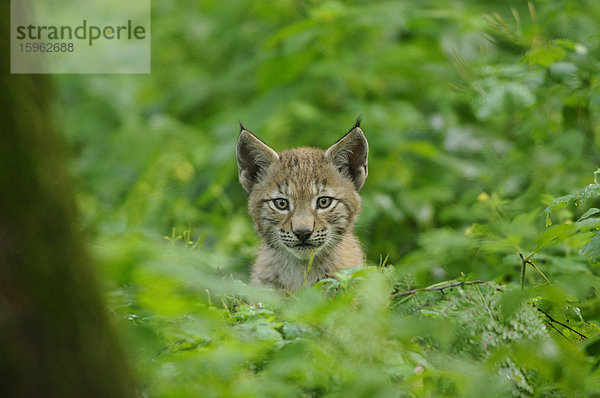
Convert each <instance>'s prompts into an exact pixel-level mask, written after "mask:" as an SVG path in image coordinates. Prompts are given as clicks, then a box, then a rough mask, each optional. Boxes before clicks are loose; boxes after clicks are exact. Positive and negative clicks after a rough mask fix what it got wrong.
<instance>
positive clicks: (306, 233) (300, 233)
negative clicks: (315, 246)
mask: <svg viewBox="0 0 600 398" xmlns="http://www.w3.org/2000/svg"><path fill="white" fill-rule="evenodd" d="M293 232H294V235H296V237H297V238H298V239H300V240H301V241H302V242H306V240H307V239H308V238H310V235H311V234H312V233H313V231H312V229H298V230H295V231H293Z"/></svg>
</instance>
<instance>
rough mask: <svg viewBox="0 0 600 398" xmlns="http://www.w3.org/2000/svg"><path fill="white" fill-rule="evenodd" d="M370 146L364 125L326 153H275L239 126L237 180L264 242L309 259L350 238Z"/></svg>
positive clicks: (289, 151)
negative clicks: (346, 236)
mask: <svg viewBox="0 0 600 398" xmlns="http://www.w3.org/2000/svg"><path fill="white" fill-rule="evenodd" d="M368 151H369V145H368V143H367V139H366V137H365V135H364V133H363V132H362V130H361V129H360V121H357V122H356V125H355V126H354V127H353V128H352V129H351V130H350V131H349V132H348V133H347V134H346V135H345V136H344V137H342V138H341V139H340V140H339V141H338V142H336V143H335V144H333V145H332V146H331V147H329V149H327V150H326V151H323V150H320V149H314V148H295V149H291V150H287V151H284V152H281V153H279V154H278V153H277V152H275V151H274V150H273V149H271V148H270V147H269V146H267V145H266V144H265V143H263V142H262V141H260V140H259V139H258V138H257V137H256V136H254V135H253V134H252V133H250V132H249V131H248V130H246V129H245V128H244V126H241V133H240V137H239V140H238V143H237V148H236V154H237V162H238V170H239V180H240V183H241V184H242V187H243V188H244V189H245V190H246V192H248V193H249V194H250V198H249V203H248V208H249V211H250V215H251V216H252V219H253V220H254V225H255V227H256V229H257V231H258V233H259V234H260V235H261V237H262V238H263V240H264V242H265V243H266V244H267V245H269V246H271V247H272V248H274V249H278V250H282V251H285V252H287V253H290V254H291V255H293V256H294V257H296V258H298V259H307V258H309V256H310V252H311V250H312V251H313V252H314V255H315V257H318V256H320V255H322V254H323V253H327V252H328V250H329V249H331V248H333V247H334V246H335V245H336V244H337V243H338V242H339V241H340V240H341V239H342V238H343V237H344V236H345V234H347V233H351V232H352V229H353V224H354V221H355V220H356V217H357V215H358V213H359V211H360V196H359V195H358V191H359V190H360V189H361V188H362V186H363V184H364V182H365V179H366V178H367V155H368Z"/></svg>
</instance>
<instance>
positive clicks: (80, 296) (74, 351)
mask: <svg viewBox="0 0 600 398" xmlns="http://www.w3.org/2000/svg"><path fill="white" fill-rule="evenodd" d="M9 4H10V2H9V1H3V2H2V3H1V5H0V15H2V18H1V22H0V24H1V26H2V30H1V37H0V53H1V54H3V56H2V62H1V67H0V68H1V70H0V90H1V91H0V380H1V384H0V396H2V397H61V398H65V397H75V396H77V397H132V396H135V390H134V387H133V382H132V378H131V372H130V371H129V367H128V364H127V361H126V360H125V356H124V354H123V351H122V350H121V348H120V346H119V344H118V343H117V340H116V336H115V333H114V331H113V329H112V327H111V323H110V321H109V318H108V316H107V313H106V311H105V309H104V308H103V303H102V300H101V297H100V293H99V290H98V287H97V283H96V281H95V279H94V276H93V272H92V271H93V266H92V264H91V263H90V259H89V257H88V255H87V253H86V249H85V246H84V244H83V242H82V239H81V235H80V233H79V231H78V229H77V226H76V223H75V220H74V214H75V210H74V196H73V192H72V190H71V187H70V185H69V182H68V179H67V176H66V171H65V167H64V158H63V155H64V154H63V152H62V151H61V148H60V145H58V140H57V137H56V134H55V132H54V130H53V127H52V123H51V120H52V116H51V115H50V110H49V109H48V101H47V98H48V96H49V95H50V93H51V91H50V87H49V82H48V79H47V78H46V77H45V76H43V75H10V67H9V54H10V45H9V37H10V36H9V32H8V30H9V25H10V19H9V15H10V13H9Z"/></svg>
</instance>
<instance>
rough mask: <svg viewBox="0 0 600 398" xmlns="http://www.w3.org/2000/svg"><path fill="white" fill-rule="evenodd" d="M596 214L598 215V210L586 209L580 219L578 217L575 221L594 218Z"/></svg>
mask: <svg viewBox="0 0 600 398" xmlns="http://www.w3.org/2000/svg"><path fill="white" fill-rule="evenodd" d="M598 213H600V209H597V208H595V207H592V208H590V209H588V210H587V211H586V212H585V213H583V215H582V216H581V217H579V220H577V222H580V221H582V220H585V219H586V218H590V217H591V216H594V215H596V214H598Z"/></svg>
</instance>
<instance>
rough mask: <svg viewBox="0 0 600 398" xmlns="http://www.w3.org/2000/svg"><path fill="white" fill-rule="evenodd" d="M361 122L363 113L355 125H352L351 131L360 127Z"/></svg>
mask: <svg viewBox="0 0 600 398" xmlns="http://www.w3.org/2000/svg"><path fill="white" fill-rule="evenodd" d="M360 122H362V115H360V116H359V117H357V118H356V123H354V127H352V128H351V129H350V131H352V130H354V129H355V128H357V127H360Z"/></svg>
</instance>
